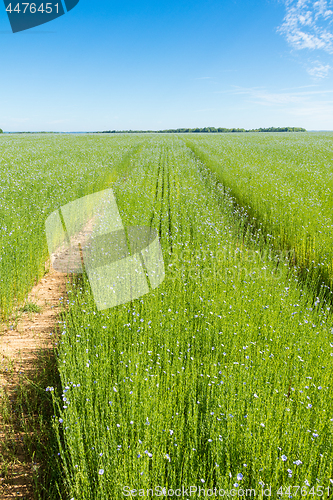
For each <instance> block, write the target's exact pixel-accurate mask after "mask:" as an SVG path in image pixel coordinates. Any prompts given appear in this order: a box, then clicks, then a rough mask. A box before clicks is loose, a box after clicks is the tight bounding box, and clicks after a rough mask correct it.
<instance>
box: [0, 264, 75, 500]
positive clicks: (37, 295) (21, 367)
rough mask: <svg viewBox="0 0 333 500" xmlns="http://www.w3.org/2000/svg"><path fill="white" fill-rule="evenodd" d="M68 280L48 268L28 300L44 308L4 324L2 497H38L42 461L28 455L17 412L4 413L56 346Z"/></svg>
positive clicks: (0, 353)
mask: <svg viewBox="0 0 333 500" xmlns="http://www.w3.org/2000/svg"><path fill="white" fill-rule="evenodd" d="M66 280H67V275H66V274H64V273H59V272H55V271H54V270H51V271H50V272H48V273H47V274H46V275H45V276H44V278H43V279H42V280H41V281H40V283H39V284H38V285H37V286H35V287H34V288H33V289H32V290H31V292H30V294H29V298H28V302H30V303H33V304H36V305H37V306H39V307H40V312H39V313H35V312H24V313H20V317H19V318H18V319H17V320H16V321H14V324H10V322H9V324H8V325H1V326H0V328H1V330H0V412H1V413H0V500H7V499H10V498H25V499H29V500H30V499H33V498H34V496H33V493H32V478H33V473H34V470H36V468H38V466H39V464H36V463H33V462H32V457H28V456H27V453H26V450H25V448H24V445H23V439H24V434H23V433H22V432H18V431H17V430H15V425H14V424H13V422H14V421H15V415H11V414H10V413H9V414H8V413H6V414H4V413H5V412H6V411H8V408H10V405H8V402H10V401H12V400H13V398H14V397H15V394H16V392H17V390H18V387H19V384H20V383H22V382H20V379H21V378H22V375H25V376H26V377H28V378H29V379H30V378H31V377H32V375H33V373H34V372H35V371H36V360H37V356H38V354H39V353H40V352H41V350H49V349H51V348H52V345H53V344H52V343H53V338H54V333H55V327H56V323H57V314H58V313H59V311H60V300H59V299H60V298H61V297H65V296H67V294H66ZM51 334H52V335H51ZM6 408H7V410H6ZM9 412H10V410H9ZM22 434H23V435H22Z"/></svg>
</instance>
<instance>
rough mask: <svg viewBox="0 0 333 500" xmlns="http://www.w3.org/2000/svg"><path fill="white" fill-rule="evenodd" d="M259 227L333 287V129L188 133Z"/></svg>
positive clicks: (309, 275)
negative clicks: (244, 133)
mask: <svg viewBox="0 0 333 500" xmlns="http://www.w3.org/2000/svg"><path fill="white" fill-rule="evenodd" d="M184 141H185V142H186V144H187V146H188V147H189V148H190V149H191V150H192V151H193V152H194V153H195V155H196V156H197V157H198V158H199V159H201V160H202V161H203V162H204V163H205V164H206V165H207V166H209V168H211V170H212V171H213V172H215V173H216V175H217V177H218V179H219V180H220V181H221V182H222V183H223V184H224V186H226V187H227V188H229V189H230V190H231V193H232V195H233V196H234V197H235V199H236V200H237V202H238V204H239V205H240V206H241V207H242V208H243V210H244V212H245V213H247V215H248V217H249V219H250V221H251V222H252V223H254V224H255V226H256V229H257V230H259V231H261V232H262V233H263V234H264V235H266V238H267V239H268V240H269V241H270V242H271V243H272V244H273V245H274V246H275V248H277V249H279V250H281V249H286V250H289V251H290V252H291V254H294V255H295V258H294V259H293V263H294V264H296V266H297V267H298V268H299V270H300V271H301V273H300V274H301V276H303V278H304V276H305V275H306V277H307V279H309V280H311V281H312V282H313V286H314V284H315V283H317V284H318V282H319V284H320V283H322V282H324V283H325V284H326V285H327V286H329V287H330V288H331V289H332V288H333V245H332V242H333V195H332V193H333V166H332V165H333V141H332V134H263V135H260V134H251V135H249V136H246V137H244V136H242V135H239V134H237V135H235V136H232V137H229V136H228V137H223V140H221V138H219V137H215V136H213V135H211V136H208V137H206V136H205V135H200V136H198V137H194V136H192V137H191V138H184Z"/></svg>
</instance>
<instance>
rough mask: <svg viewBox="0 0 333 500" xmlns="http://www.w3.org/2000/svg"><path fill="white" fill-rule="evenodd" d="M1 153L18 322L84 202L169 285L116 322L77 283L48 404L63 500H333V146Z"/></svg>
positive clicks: (261, 142) (129, 140)
mask: <svg viewBox="0 0 333 500" xmlns="http://www.w3.org/2000/svg"><path fill="white" fill-rule="evenodd" d="M0 151H1V155H0V171H1V174H2V175H1V184H0V186H1V188H0V205H1V215H0V225H1V228H2V231H1V240H0V248H2V251H1V261H0V279H1V291H0V300H1V311H2V315H3V317H4V318H6V317H8V315H9V314H10V313H11V312H12V311H13V309H14V308H15V305H16V303H17V301H19V302H20V301H22V300H24V298H25V296H26V294H27V291H28V290H29V289H30V288H31V286H32V284H33V282H34V280H35V279H38V277H40V276H41V275H42V273H43V269H44V262H45V260H46V259H47V246H46V239H45V235H44V223H45V220H46V218H47V216H48V215H49V214H50V213H51V212H52V211H54V210H56V209H57V208H59V207H60V206H61V205H65V204H66V203H67V202H69V201H73V200H75V199H77V198H79V197H81V196H84V195H85V194H91V193H93V192H96V191H99V190H102V189H106V188H107V187H112V188H113V191H114V193H115V196H116V200H117V204H118V207H119V210H120V214H121V217H122V221H123V223H124V225H125V226H131V225H139V226H140V225H148V226H152V227H154V228H156V229H157V231H158V232H159V234H160V241H161V246H162V249H163V257H164V263H165V269H166V277H165V280H164V281H163V283H162V284H161V285H160V286H159V287H158V288H157V289H155V290H153V291H152V292H150V293H149V294H147V295H145V296H143V297H141V298H140V299H137V300H134V301H132V302H131V303H128V304H125V305H121V306H117V307H115V308H113V309H109V310H106V311H102V312H99V311H98V310H97V309H96V306H95V303H94V299H93V296H92V293H91V290H90V287H89V283H88V280H87V278H86V276H85V275H83V276H82V277H81V276H74V277H73V278H72V279H71V280H69V283H68V297H67V298H66V299H65V298H64V301H63V302H64V305H65V306H66V307H65V308H64V313H63V316H62V318H61V321H62V323H61V329H60V332H59V340H58V342H57V349H56V355H57V366H58V370H59V374H60V380H61V387H55V388H54V390H52V389H53V388H51V390H50V388H49V387H48V388H47V396H48V397H50V398H52V400H53V403H54V408H55V410H54V416H53V418H52V428H53V432H54V434H55V436H56V437H57V440H58V451H57V454H56V456H57V457H58V458H57V470H58V484H59V488H60V492H61V493H58V496H57V495H55V494H54V495H55V496H54V498H56V497H57V498H68V499H73V498H74V499H75V500H88V499H89V500H102V499H103V500H107V499H120V498H124V497H126V496H127V497H130V498H131V497H133V498H134V497H135V496H143V492H144V493H145V494H146V493H147V490H149V489H154V488H156V487H161V488H166V490H167V492H168V490H170V494H169V496H172V495H171V491H174V490H176V489H177V488H182V487H184V488H185V489H186V488H188V489H189V488H190V487H191V486H192V487H197V488H198V490H199V487H201V488H202V489H205V490H206V493H207V490H212V491H214V489H215V488H217V489H224V490H231V489H235V490H237V493H236V496H242V494H241V491H244V490H246V489H249V488H253V489H255V490H256V496H257V497H258V498H262V496H263V495H262V488H264V489H265V488H268V487H269V486H270V487H271V489H272V496H273V498H277V497H278V493H281V492H282V493H283V494H284V495H285V494H286V496H287V497H288V496H289V495H288V490H287V488H288V487H289V486H296V485H299V486H300V487H303V490H302V492H303V496H309V497H310V498H314V496H318V494H319V493H318V490H317V488H318V487H322V488H323V492H324V498H327V497H328V489H327V488H329V487H330V485H331V486H332V487H333V484H331V483H332V482H333V458H332V457H333V444H332V442H333V439H332V437H333V436H332V431H333V408H332V384H331V380H332V377H333V364H332V362H333V358H332V356H333V349H332V348H333V320H332V314H331V308H332V301H331V295H332V294H331V288H332V279H333V251H332V241H333V235H332V228H333V222H332V216H333V201H332V189H333V177H332V176H333V163H332V157H333V134H308V133H307V134H288V133H286V134H281V133H280V134H273V133H271V134H248V135H246V136H244V134H234V135H223V134H221V135H210V134H209V135H208V134H202V135H201V134H186V135H185V134H184V135H162V134H159V135H154V134H151V135H150V134H146V135H136V134H134V135H126V136H125V135H121V136H120V135H116V134H115V135H114V134H113V135H112V136H108V135H105V136H103V137H100V136H93V135H91V136H48V137H45V136H34V137H31V136H30V137H28V136H21V137H15V136H13V137H9V138H8V137H1V138H0ZM45 389H46V387H43V390H44V391H45ZM58 453H59V455H58ZM312 487H313V491H312V490H311V488H312ZM279 488H282V490H279ZM134 489H135V490H136V493H133V494H129V493H128V492H129V491H130V490H134ZM158 491H159V490H158ZM311 491H312V492H311ZM140 492H141V494H140ZM300 492H301V490H300ZM300 492H299V493H298V494H300ZM291 493H292V494H293V496H294V493H295V488H294V490H293V491H291ZM209 495H210V494H209V493H208V494H207V495H206V496H209ZM145 496H147V495H145ZM151 496H152V495H151ZM159 496H162V497H163V498H167V497H168V495H167V494H160V495H159ZM201 496H203V493H201ZM286 496H284V498H285V497H286ZM188 497H190V494H189V493H188ZM191 497H192V498H199V491H197V493H194V489H193V490H192V494H191ZM184 498H187V496H185V497H184ZM282 498H283V497H282Z"/></svg>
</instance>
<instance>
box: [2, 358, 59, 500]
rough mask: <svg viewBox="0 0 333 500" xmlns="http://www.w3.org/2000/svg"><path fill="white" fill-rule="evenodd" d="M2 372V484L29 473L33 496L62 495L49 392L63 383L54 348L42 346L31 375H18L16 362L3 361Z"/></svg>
mask: <svg viewBox="0 0 333 500" xmlns="http://www.w3.org/2000/svg"><path fill="white" fill-rule="evenodd" d="M1 376H2V378H3V379H4V380H5V381H6V385H5V386H3V387H2V388H1V398H0V414H1V420H0V432H1V433H2V434H3V439H2V443H1V448H0V463H1V467H0V477H1V485H2V486H3V487H5V488H6V486H8V485H9V486H10V485H13V484H17V483H16V480H15V476H20V477H23V476H28V482H27V484H28V489H29V495H28V497H29V498H32V495H33V498H34V499H36V500H46V499H50V498H52V499H55V498H61V496H60V494H59V476H60V474H61V472H60V470H59V467H58V462H57V457H58V455H57V451H58V448H57V439H56V436H55V434H54V433H53V432H52V426H51V420H52V412H53V408H52V404H51V402H50V400H49V398H48V397H47V394H46V393H45V386H46V385H47V384H48V383H50V382H52V383H53V385H54V386H55V387H57V386H58V385H59V377H58V372H57V369H56V365H55V357H54V355H53V352H52V351H51V352H49V351H46V350H43V349H41V350H40V352H39V353H38V357H37V360H36V362H35V364H34V368H33V370H32V371H31V372H29V373H28V374H27V375H25V374H24V373H20V374H19V375H17V374H16V373H15V372H14V364H13V362H11V363H9V364H8V363H7V364H6V366H5V365H4V364H2V365H1ZM23 486H24V482H23V485H22V488H23ZM22 488H20V487H16V488H15V489H14V494H15V492H16V491H20V492H21V494H22ZM28 497H27V498H28Z"/></svg>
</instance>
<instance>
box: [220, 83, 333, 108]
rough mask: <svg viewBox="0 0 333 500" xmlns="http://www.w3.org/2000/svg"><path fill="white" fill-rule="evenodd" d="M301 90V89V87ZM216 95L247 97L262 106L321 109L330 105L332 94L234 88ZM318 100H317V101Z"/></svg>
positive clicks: (332, 91)
mask: <svg viewBox="0 0 333 500" xmlns="http://www.w3.org/2000/svg"><path fill="white" fill-rule="evenodd" d="M301 88H302V87H301ZM218 93H229V94H233V95H244V96H248V98H249V100H250V102H254V103H255V104H258V105H262V106H274V105H275V106H280V107H284V106H286V105H289V106H290V105H294V106H295V107H297V106H299V105H306V106H307V107H308V106H309V105H311V106H313V107H318V108H320V109H321V108H322V106H323V105H326V104H331V103H332V101H329V100H328V99H327V97H328V96H329V95H330V94H333V90H303V91H299V92H283V91H278V92H270V91H268V90H266V89H265V88H263V87H261V88H260V87H250V88H246V87H236V88H234V89H233V90H230V91H222V92H218ZM318 98H319V100H318Z"/></svg>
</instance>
